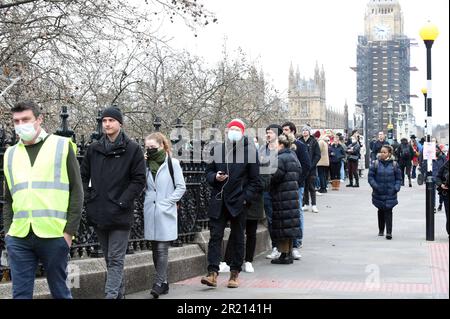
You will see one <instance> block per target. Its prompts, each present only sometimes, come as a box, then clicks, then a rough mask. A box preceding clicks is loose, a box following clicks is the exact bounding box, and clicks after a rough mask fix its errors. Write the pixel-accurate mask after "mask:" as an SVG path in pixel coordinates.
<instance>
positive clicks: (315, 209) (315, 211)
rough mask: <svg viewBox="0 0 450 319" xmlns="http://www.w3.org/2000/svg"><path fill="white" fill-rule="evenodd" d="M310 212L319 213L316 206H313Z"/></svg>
mask: <svg viewBox="0 0 450 319" xmlns="http://www.w3.org/2000/svg"><path fill="white" fill-rule="evenodd" d="M312 212H313V213H318V212H319V209H317V206H315V205H314V206H313V207H312Z"/></svg>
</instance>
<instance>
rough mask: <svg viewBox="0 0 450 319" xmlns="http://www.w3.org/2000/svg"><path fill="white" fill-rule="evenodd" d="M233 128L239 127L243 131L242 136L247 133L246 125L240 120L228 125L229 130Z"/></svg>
mask: <svg viewBox="0 0 450 319" xmlns="http://www.w3.org/2000/svg"><path fill="white" fill-rule="evenodd" d="M232 126H236V127H239V128H240V129H241V131H242V134H244V132H245V124H244V122H242V121H241V120H240V119H234V120H232V121H231V122H230V123H228V125H227V128H230V127H232Z"/></svg>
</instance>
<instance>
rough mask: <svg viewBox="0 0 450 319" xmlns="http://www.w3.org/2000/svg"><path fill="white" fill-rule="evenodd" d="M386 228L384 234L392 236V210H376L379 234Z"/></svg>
mask: <svg viewBox="0 0 450 319" xmlns="http://www.w3.org/2000/svg"><path fill="white" fill-rule="evenodd" d="M385 227H386V234H392V209H379V210H378V229H379V231H380V233H384V228H385Z"/></svg>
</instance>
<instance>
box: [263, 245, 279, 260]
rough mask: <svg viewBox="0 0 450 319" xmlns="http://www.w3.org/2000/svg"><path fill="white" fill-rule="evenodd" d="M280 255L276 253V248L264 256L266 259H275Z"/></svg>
mask: <svg viewBox="0 0 450 319" xmlns="http://www.w3.org/2000/svg"><path fill="white" fill-rule="evenodd" d="M280 255H281V253H280V252H279V251H278V249H277V247H275V248H273V249H272V252H271V253H270V254H268V255H267V256H266V258H267V259H277V258H278V257H280Z"/></svg>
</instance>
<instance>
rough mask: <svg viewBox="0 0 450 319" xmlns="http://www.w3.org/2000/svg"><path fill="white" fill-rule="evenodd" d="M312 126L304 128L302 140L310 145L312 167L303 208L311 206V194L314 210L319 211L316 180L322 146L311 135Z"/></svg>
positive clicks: (307, 181)
mask: <svg viewBox="0 0 450 319" xmlns="http://www.w3.org/2000/svg"><path fill="white" fill-rule="evenodd" d="M311 131H312V129H311V127H310V126H309V125H306V126H304V127H303V129H302V135H303V137H302V138H301V139H300V142H302V143H303V144H305V145H306V146H307V147H308V153H309V158H310V159H311V169H310V170H309V174H308V177H307V178H306V180H305V193H304V194H303V210H307V209H308V206H309V197H310V196H311V205H312V211H313V212H314V213H318V212H319V210H318V209H317V206H316V188H315V182H316V178H317V163H319V161H320V157H321V153H320V147H319V143H318V142H317V140H316V139H315V138H314V136H311Z"/></svg>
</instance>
